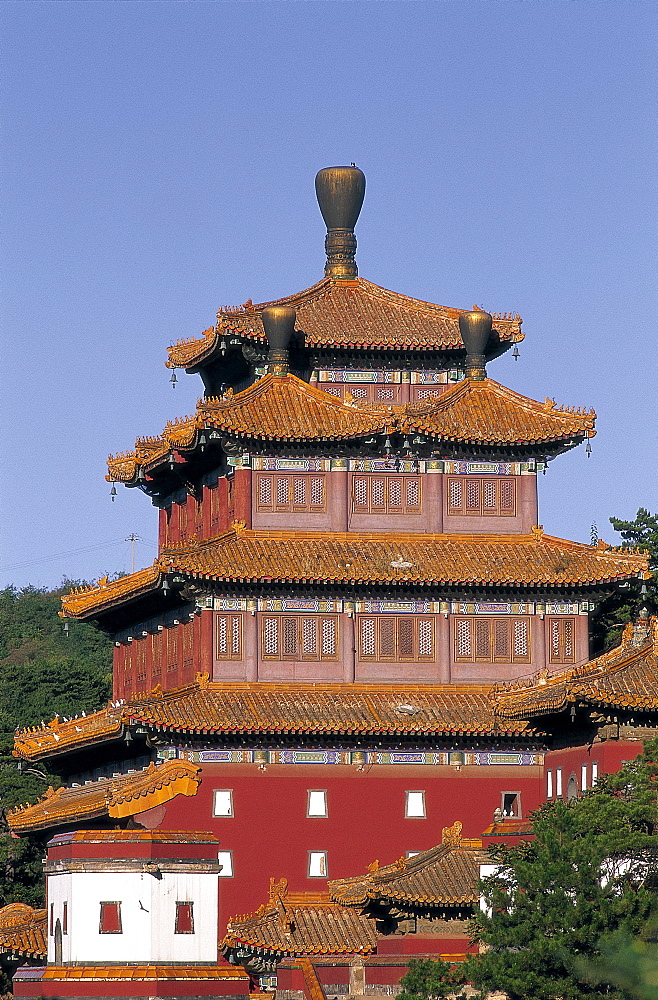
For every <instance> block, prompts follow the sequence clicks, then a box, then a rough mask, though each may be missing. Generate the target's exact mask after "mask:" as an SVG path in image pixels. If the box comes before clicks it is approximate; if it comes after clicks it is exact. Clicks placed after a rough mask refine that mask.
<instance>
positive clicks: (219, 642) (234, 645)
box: [215, 615, 242, 660]
mask: <svg viewBox="0 0 658 1000" xmlns="http://www.w3.org/2000/svg"><path fill="white" fill-rule="evenodd" d="M215 657H216V659H218V660H241V659H242V615H215Z"/></svg>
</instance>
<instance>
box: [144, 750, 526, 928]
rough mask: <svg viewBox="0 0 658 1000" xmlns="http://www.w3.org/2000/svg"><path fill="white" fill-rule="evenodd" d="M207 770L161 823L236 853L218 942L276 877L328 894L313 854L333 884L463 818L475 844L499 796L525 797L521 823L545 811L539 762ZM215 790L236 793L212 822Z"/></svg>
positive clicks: (417, 846)
mask: <svg viewBox="0 0 658 1000" xmlns="http://www.w3.org/2000/svg"><path fill="white" fill-rule="evenodd" d="M202 766H203V771H202V776H203V781H202V784H201V786H200V787H199V791H198V792H197V794H196V796H194V797H193V798H187V797H185V796H182V795H179V796H177V797H176V798H175V799H173V800H172V801H171V802H169V803H168V804H167V806H166V813H165V815H164V817H163V819H162V821H161V823H160V826H161V827H162V828H163V829H169V830H176V829H184V830H206V831H208V832H211V833H213V834H215V835H216V836H217V837H218V838H219V840H220V847H219V849H220V850H221V851H231V852H232V855H233V870H234V877H232V878H220V895H221V904H220V906H221V916H220V924H221V926H220V935H221V934H223V932H224V931H223V928H224V924H225V922H226V920H227V919H228V917H230V916H232V915H235V914H238V913H247V912H250V911H251V910H253V909H256V908H257V907H258V906H260V904H261V903H263V902H266V900H267V896H268V891H269V880H270V878H271V877H274V878H276V879H279V878H281V877H285V878H287V879H288V881H289V887H290V890H291V891H293V892H318V891H322V890H324V888H325V886H326V879H323V878H311V877H309V876H308V852H309V851H326V852H327V865H328V868H327V870H328V877H329V878H330V879H335V878H346V877H348V876H353V875H359V874H361V873H363V872H365V871H366V869H367V866H368V865H369V864H371V863H372V862H373V861H374V860H375V858H377V859H379V861H380V862H381V864H387V863H390V862H393V861H395V860H396V859H397V858H399V857H401V856H403V855H405V854H406V853H407V851H421V850H425V849H427V848H429V847H433V846H434V845H436V844H438V843H440V841H441V830H442V828H443V827H445V826H451V825H452V824H453V823H454V821H455V820H457V819H458V820H460V821H461V822H462V823H463V835H464V836H465V837H478V836H479V835H480V834H481V832H482V830H484V829H485V828H486V827H487V826H488V825H489V824H490V823H491V821H492V817H493V813H494V810H495V809H496V808H497V807H500V806H501V802H502V793H503V792H510V791H511V792H517V793H520V796H521V808H522V812H523V815H524V816H525V815H527V813H528V812H529V811H530V810H532V809H535V808H536V807H537V806H538V805H539V804H540V801H541V798H542V786H543V781H542V777H541V775H542V768H541V766H539V765H523V766H499V765H482V766H475V765H473V766H471V765H462V766H461V769H459V770H458V769H457V768H456V767H452V766H447V765H431V764H426V765H406V764H396V765H386V764H375V765H372V766H370V768H369V769H367V770H364V771H358V770H357V769H356V767H355V766H354V765H344V764H325V765H316V764H270V765H267V768H266V770H264V771H260V770H259V769H258V765H257V764H203V765H202ZM214 789H231V790H232V792H233V816H232V817H230V818H228V817H224V818H218V817H213V790H214ZM310 789H323V790H326V792H327V812H328V815H327V817H326V818H317V817H313V818H309V817H307V800H308V791H309V790H310ZM407 791H424V792H425V818H422V819H421V818H405V803H406V795H405V793H406V792H407Z"/></svg>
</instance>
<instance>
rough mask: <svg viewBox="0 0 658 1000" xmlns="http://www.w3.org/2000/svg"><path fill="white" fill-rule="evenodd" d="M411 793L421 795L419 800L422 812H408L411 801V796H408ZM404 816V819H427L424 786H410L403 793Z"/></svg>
mask: <svg viewBox="0 0 658 1000" xmlns="http://www.w3.org/2000/svg"><path fill="white" fill-rule="evenodd" d="M412 795H420V796H421V800H420V801H421V803H422V812H410V811H409V804H410V802H411V801H412V800H411V798H410V796H412ZM404 818H405V819H427V801H426V798H425V789H424V788H412V789H408V790H407V791H406V792H405V793H404Z"/></svg>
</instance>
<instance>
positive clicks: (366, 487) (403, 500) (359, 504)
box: [352, 475, 422, 514]
mask: <svg viewBox="0 0 658 1000" xmlns="http://www.w3.org/2000/svg"><path fill="white" fill-rule="evenodd" d="M352 507H353V509H354V511H355V513H358V514H420V513H421V511H422V489H421V481H420V476H394V475H390V476H389V475H385V476H371V475H367V476H354V477H353V479H352Z"/></svg>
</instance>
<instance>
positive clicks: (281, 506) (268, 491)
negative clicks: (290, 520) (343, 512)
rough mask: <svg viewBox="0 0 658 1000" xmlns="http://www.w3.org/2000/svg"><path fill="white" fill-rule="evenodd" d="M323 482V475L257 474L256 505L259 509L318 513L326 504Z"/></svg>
mask: <svg viewBox="0 0 658 1000" xmlns="http://www.w3.org/2000/svg"><path fill="white" fill-rule="evenodd" d="M325 483H326V477H325V476H324V475H321V476H317V475H316V476H308V475H296V476H295V475H290V474H282V475H268V474H261V475H258V476H257V481H256V507H257V509H258V510H259V511H273V512H284V511H298V512H299V511H310V512H316V513H317V512H322V511H323V510H324V509H325V506H326V485H325Z"/></svg>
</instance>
